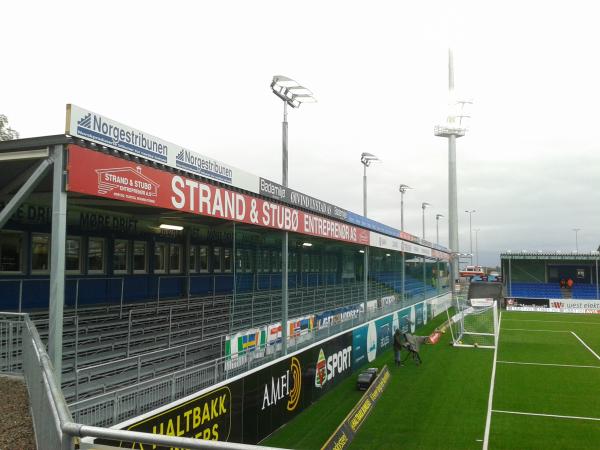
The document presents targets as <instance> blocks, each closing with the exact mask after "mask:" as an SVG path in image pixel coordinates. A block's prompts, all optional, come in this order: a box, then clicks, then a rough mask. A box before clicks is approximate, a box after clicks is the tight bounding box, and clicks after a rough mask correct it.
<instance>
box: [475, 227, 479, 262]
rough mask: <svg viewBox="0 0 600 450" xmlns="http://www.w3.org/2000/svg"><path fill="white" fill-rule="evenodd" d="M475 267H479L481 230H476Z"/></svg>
mask: <svg viewBox="0 0 600 450" xmlns="http://www.w3.org/2000/svg"><path fill="white" fill-rule="evenodd" d="M475 265H477V266H478V265H479V228H476V229H475Z"/></svg>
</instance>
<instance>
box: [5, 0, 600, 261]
mask: <svg viewBox="0 0 600 450" xmlns="http://www.w3.org/2000/svg"><path fill="white" fill-rule="evenodd" d="M598 9H599V7H597V6H596V4H595V2H591V1H590V2H573V1H569V2H566V1H565V2H544V3H543V5H542V4H541V3H538V2H523V1H519V2H510V1H503V2H485V1H478V2H447V1H440V2H399V1H389V2H387V1H386V2H384V1H370V2H352V1H326V2H325V1H302V2H282V1H253V2H249V1H218V2H178V1H169V2H164V1H162V2H151V1H139V2H133V1H132V2H126V1H115V2H113V1H103V2H75V1H73V2H61V1H53V2H37V3H34V2H25V1H23V2H21V1H19V2H5V3H3V5H2V8H1V14H2V26H1V27H0V38H1V39H2V42H3V49H2V62H3V64H2V70H1V71H0V83H1V86H2V95H1V97H0V113H3V114H6V115H7V116H8V118H9V121H10V123H11V125H12V126H13V128H16V129H17V130H18V131H20V132H21V135H22V136H23V137H29V136H37V135H44V134H58V133H61V132H63V131H64V120H65V119H64V117H65V104H66V103H75V104H77V105H79V106H82V107H84V108H87V109H90V110H92V111H96V112H98V113H100V114H103V115H105V116H108V117H110V118H113V119H115V120H118V121H120V122H122V123H125V124H128V125H130V126H133V127H136V128H139V129H142V130H144V131H146V132H148V133H151V134H154V135H156V136H158V137H160V138H162V139H165V140H169V141H171V142H175V143H177V144H180V145H183V146H187V147H189V148H191V149H193V150H196V151H198V152H200V153H204V154H206V155H210V156H213V157H215V158H217V159H220V160H222V161H224V162H227V163H229V164H231V165H234V166H237V167H239V168H242V169H245V170H247V171H249V172H251V173H255V174H257V175H260V176H264V177H266V178H269V179H272V180H275V181H279V180H280V178H281V162H280V161H281V160H280V157H281V156H280V155H281V115H282V105H281V102H280V101H279V100H278V99H277V98H276V97H275V96H274V95H273V94H272V93H271V92H270V89H269V83H270V80H271V77H272V76H273V75H274V74H282V75H287V76H290V77H292V78H294V79H296V80H298V81H299V82H300V83H302V84H303V85H305V86H306V87H309V88H310V89H311V90H312V91H313V92H314V93H315V95H316V96H317V98H318V100H319V102H318V103H317V104H314V105H305V106H303V107H302V108H300V109H299V110H294V111H291V113H290V117H289V122H290V125H289V127H290V132H289V134H290V186H291V187H292V188H295V189H297V190H300V191H302V192H305V193H307V194H311V195H313V196H315V197H318V198H320V199H323V200H326V201H328V202H330V203H333V204H336V205H339V206H341V207H344V208H347V209H349V210H352V211H355V212H361V211H362V194H361V192H362V165H361V164H360V162H359V159H360V154H361V152H364V151H368V152H371V153H375V154H376V155H377V156H379V157H380V158H381V159H382V160H383V163H382V164H378V165H374V166H372V167H371V168H370V169H369V172H368V175H369V216H370V217H371V218H373V219H375V220H379V221H381V222H384V223H386V224H388V225H391V226H395V227H398V228H399V227H400V207H399V205H400V195H399V193H398V184H400V183H406V184H409V185H411V186H413V187H414V188H415V189H414V190H412V191H410V192H409V193H407V195H406V205H405V206H406V231H408V232H411V233H413V234H416V235H421V209H420V204H421V202H423V201H426V202H429V203H431V204H432V205H433V207H432V208H431V209H429V210H427V213H428V214H427V236H426V237H427V238H428V239H430V240H435V219H434V217H435V214H436V213H441V214H444V215H447V202H448V199H447V141H446V140H445V139H442V138H436V137H434V135H433V127H434V125H436V124H439V123H441V122H442V121H443V120H444V117H445V114H446V111H447V103H448V96H447V87H448V86H447V85H448V75H447V48H448V47H449V46H452V47H453V48H454V54H455V72H456V87H457V91H458V92H459V93H460V95H461V96H463V97H469V98H472V99H473V100H474V101H475V103H474V105H473V106H472V107H471V109H470V112H471V114H472V116H473V117H472V119H471V120H469V121H468V127H469V131H468V133H467V136H466V137H464V138H461V139H459V140H458V183H459V185H458V187H459V200H458V203H459V210H460V211H461V213H460V214H459V222H460V232H459V239H460V246H461V250H462V251H468V249H469V234H468V226H469V224H468V215H467V214H466V213H464V212H462V211H464V210H465V209H475V210H477V212H476V213H475V214H474V215H473V228H479V229H480V230H481V231H480V233H479V249H480V259H481V262H483V263H486V264H492V263H495V262H496V261H497V260H498V253H499V252H500V251H503V250H506V249H512V250H513V251H514V250H522V249H527V250H534V251H537V250H541V249H543V250H572V249H574V247H575V238H574V232H573V231H572V229H573V228H575V227H577V228H581V232H580V233H579V247H580V249H581V250H595V249H596V248H597V247H598V245H599V244H600V234H599V233H598V231H599V228H600V227H599V224H598V205H599V203H600V202H599V200H600V194H599V192H598V189H597V184H598V182H597V181H596V180H597V179H598V175H597V174H598V173H599V172H600V152H599V151H598V150H600V144H599V143H598V141H599V137H598V136H599V135H598V129H599V126H598V116H599V114H598V108H599V107H600V87H599V83H600V81H599V80H600V58H599V55H600V27H599V26H598V17H599V14H598V13H599V12H600V11H598ZM447 236H448V230H447V222H446V221H445V220H443V221H441V222H440V243H441V244H443V245H447V242H448V241H447Z"/></svg>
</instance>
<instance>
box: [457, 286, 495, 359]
mask: <svg viewBox="0 0 600 450" xmlns="http://www.w3.org/2000/svg"><path fill="white" fill-rule="evenodd" d="M455 306H456V310H455V314H454V316H452V317H451V318H450V317H449V319H450V332H451V333H452V342H453V345H454V346H455V347H482V348H495V347H496V345H497V344H498V307H497V306H498V303H497V302H496V300H493V299H476V298H472V299H467V298H466V297H465V296H461V295H459V296H457V298H456V304H455Z"/></svg>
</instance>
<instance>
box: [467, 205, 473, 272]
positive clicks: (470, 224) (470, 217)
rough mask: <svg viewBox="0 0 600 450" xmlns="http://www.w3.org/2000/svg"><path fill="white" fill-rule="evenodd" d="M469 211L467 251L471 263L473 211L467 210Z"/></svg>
mask: <svg viewBox="0 0 600 450" xmlns="http://www.w3.org/2000/svg"><path fill="white" fill-rule="evenodd" d="M467 212H468V213H469V253H470V254H471V264H473V226H472V225H473V223H472V218H473V211H467Z"/></svg>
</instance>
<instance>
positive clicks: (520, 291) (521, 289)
mask: <svg viewBox="0 0 600 450" xmlns="http://www.w3.org/2000/svg"><path fill="white" fill-rule="evenodd" d="M509 293H510V295H511V296H513V297H530V298H562V293H561V291H560V285H559V284H558V283H516V282H513V283H511V284H510V292H509Z"/></svg>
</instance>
